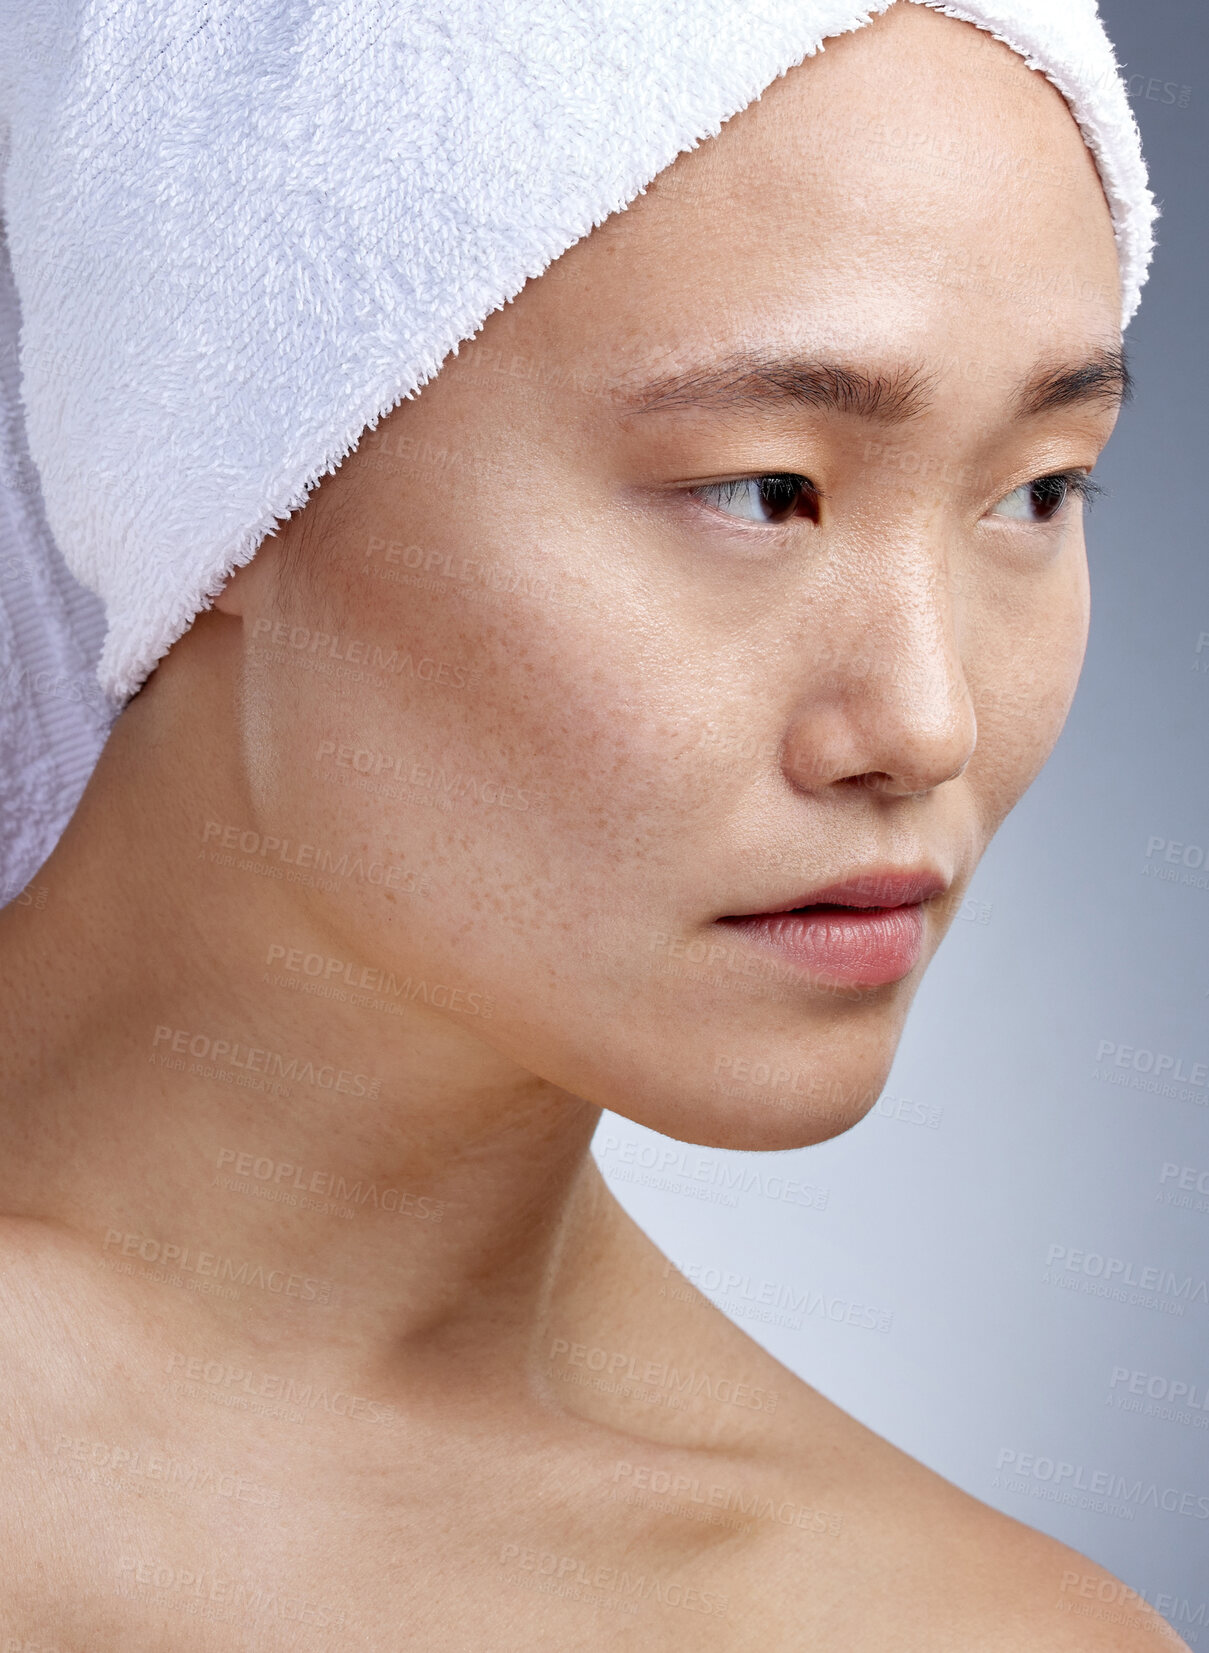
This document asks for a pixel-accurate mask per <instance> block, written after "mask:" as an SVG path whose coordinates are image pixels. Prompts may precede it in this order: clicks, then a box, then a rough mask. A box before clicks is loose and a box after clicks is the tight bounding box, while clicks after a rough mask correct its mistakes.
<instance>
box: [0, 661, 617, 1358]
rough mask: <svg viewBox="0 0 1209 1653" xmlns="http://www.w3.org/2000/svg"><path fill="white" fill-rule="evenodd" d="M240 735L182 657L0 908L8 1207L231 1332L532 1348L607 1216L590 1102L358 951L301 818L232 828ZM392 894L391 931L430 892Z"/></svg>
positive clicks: (477, 1021) (237, 805)
mask: <svg viewBox="0 0 1209 1653" xmlns="http://www.w3.org/2000/svg"><path fill="white" fill-rule="evenodd" d="M218 680H219V681H220V682H221V674H218ZM216 697H217V703H216ZM236 729H237V726H236V724H235V723H234V720H233V718H232V717H231V715H230V712H229V708H228V707H226V706H225V704H224V703H223V702H222V700H221V697H219V693H218V691H216V690H215V691H211V692H210V693H208V694H207V693H206V692H202V693H200V694H199V693H198V692H197V682H196V680H195V679H194V676H193V674H191V673H189V672H188V671H187V670H185V669H184V667H183V666H177V665H175V664H174V662H173V660H172V657H171V656H170V657H169V660H168V661H167V662H165V665H164V666H161V668H160V670H159V672H157V673H156V675H155V676H154V677H153V678H152V680H151V682H150V684H149V685H148V686H147V688H146V689H144V691H143V693H142V694H141V695H140V696H139V697H138V698H137V699H136V700H135V701H134V702H132V704H131V705H130V706H129V707H128V708H127V709H126V711H125V712H124V713H123V714H122V715H121V717H120V718H119V719H118V721H117V723H116V725H115V727H114V730H113V733H112V735H111V737H110V740H109V743H108V744H107V746H106V748H105V751H104V753H103V754H102V758H101V762H100V764H99V766H98V768H97V770H96V773H95V774H94V776H93V778H92V780H91V782H90V784H89V787H88V789H87V792H86V793H85V796H84V799H83V800H82V802H81V805H80V808H79V809H78V811H77V813H76V815H75V817H74V818H73V820H72V822H71V824H70V826H69V827H68V829H67V832H66V833H65V835H64V837H63V839H62V840H61V842H60V844H59V846H58V847H57V848H56V850H55V853H54V855H53V856H52V857H51V859H50V860H49V861H48V862H47V863H46V865H45V866H44V867H43V869H42V870H41V872H40V873H39V874H38V876H37V879H36V880H35V885H36V888H37V890H38V902H39V905H37V906H29V905H15V906H10V907H9V908H8V909H7V910H6V911H5V912H4V914H3V915H0V942H2V945H0V956H2V957H3V959H4V962H5V969H6V973H8V974H9V975H10V982H9V986H8V988H7V989H6V992H5V994H4V995H3V998H4V999H5V1002H6V1003H7V1005H8V1009H7V1011H6V1012H5V1015H6V1018H7V1019H8V1020H9V1022H10V1027H9V1030H8V1033H9V1036H8V1037H7V1038H5V1039H4V1040H3V1046H4V1048H6V1049H7V1050H9V1051H10V1052H11V1053H12V1054H11V1056H10V1057H8V1058H6V1067H7V1072H6V1073H5V1080H6V1091H7V1093H8V1095H9V1097H10V1099H11V1101H10V1107H9V1109H8V1110H7V1120H6V1123H5V1124H4V1126H3V1129H4V1130H5V1131H6V1133H7V1134H8V1135H9V1138H10V1140H9V1142H8V1144H7V1145H6V1146H7V1148H8V1152H9V1162H10V1164H11V1165H12V1167H13V1174H12V1177H11V1178H10V1179H9V1185H10V1189H11V1190H12V1197H13V1200H14V1204H13V1206H12V1209H13V1211H14V1214H16V1215H20V1216H25V1217H30V1218H35V1219H42V1220H43V1221H45V1222H48V1223H51V1224H55V1225H62V1226H63V1227H65V1228H68V1229H70V1230H71V1231H72V1234H73V1237H74V1239H75V1240H76V1241H77V1242H78V1243H79V1244H80V1245H82V1246H83V1247H85V1248H86V1249H88V1250H90V1251H91V1253H92V1254H94V1255H95V1257H96V1258H98V1259H100V1260H101V1261H102V1262H103V1264H104V1266H106V1267H107V1268H109V1269H111V1270H112V1271H114V1272H117V1273H120V1274H129V1273H133V1274H135V1275H142V1276H144V1278H145V1279H146V1282H147V1283H146V1286H145V1293H146V1295H147V1302H148V1307H149V1309H150V1310H151V1311H152V1312H154V1309H155V1304H156V1303H161V1302H162V1303H165V1304H166V1303H169V1302H170V1303H171V1304H172V1310H171V1312H173V1313H176V1312H178V1310H179V1308H180V1305H181V1303H183V1302H184V1301H186V1292H187V1293H188V1294H189V1301H190V1303H191V1305H196V1311H197V1313H198V1314H199V1315H205V1316H207V1317H218V1318H219V1319H221V1320H222V1321H224V1322H225V1323H226V1324H225V1327H224V1330H225V1332H226V1333H228V1334H230V1335H232V1336H246V1337H248V1338H251V1339H254V1340H255V1339H262V1338H263V1339H272V1340H273V1341H274V1342H275V1343H277V1344H280V1343H283V1342H285V1343H288V1342H290V1341H297V1343H298V1344H299V1345H303V1344H305V1345H308V1346H311V1347H313V1346H315V1345H316V1343H320V1342H325V1341H327V1340H330V1341H331V1342H332V1343H333V1344H339V1345H340V1346H341V1347H343V1348H348V1347H349V1346H350V1345H353V1344H357V1345H362V1346H370V1345H373V1344H375V1343H376V1344H379V1345H381V1346H382V1347H383V1348H385V1347H390V1348H392V1349H396V1350H397V1349H398V1348H399V1346H400V1345H401V1344H406V1343H407V1342H409V1341H410V1342H411V1343H412V1344H413V1346H415V1345H418V1343H419V1341H420V1340H423V1342H424V1346H425V1348H426V1349H428V1350H431V1349H433V1348H435V1347H439V1346H442V1345H444V1344H446V1343H451V1344H457V1345H459V1346H460V1347H461V1348H463V1349H464V1348H465V1345H466V1342H467V1340H470V1341H471V1342H473V1340H474V1339H475V1338H476V1337H479V1338H482V1339H488V1338H489V1339H490V1340H491V1342H492V1344H493V1346H494V1347H495V1348H496V1349H497V1351H498V1349H499V1347H500V1345H501V1343H502V1342H504V1343H506V1342H509V1341H511V1342H512V1343H513V1344H514V1346H515V1348H516V1350H517V1352H518V1358H519V1357H520V1356H521V1354H522V1351H523V1349H524V1348H525V1347H527V1346H529V1345H531V1344H532V1343H533V1340H534V1337H535V1335H536V1334H538V1333H540V1332H541V1331H543V1330H544V1325H545V1319H546V1317H547V1316H548V1313H549V1309H550V1300H551V1293H552V1291H553V1288H554V1283H555V1281H556V1280H557V1279H558V1277H559V1275H560V1271H563V1270H565V1269H566V1267H567V1266H568V1258H569V1257H571V1256H572V1255H579V1254H580V1253H581V1251H582V1249H583V1247H584V1246H585V1244H586V1245H588V1246H589V1249H590V1246H591V1242H590V1240H589V1236H590V1235H591V1233H592V1232H593V1229H594V1226H595V1225H597V1224H598V1223H599V1221H600V1220H601V1219H602V1216H603V1214H604V1213H605V1212H606V1210H608V1209H610V1208H611V1209H612V1210H613V1211H616V1207H615V1206H614V1205H613V1202H612V1201H611V1199H610V1197H609V1196H608V1195H607V1193H606V1192H605V1190H604V1186H603V1183H602V1182H601V1179H600V1178H599V1176H598V1174H597V1173H596V1171H595V1167H594V1164H593V1162H592V1160H591V1157H590V1155H589V1153H588V1146H589V1143H590V1140H591V1136H592V1132H593V1130H594V1128H595V1125H596V1122H597V1119H598V1117H599V1110H598V1109H596V1108H595V1107H593V1106H591V1105H590V1104H589V1103H587V1102H585V1101H584V1100H582V1099H581V1098H579V1097H576V1096H573V1095H571V1094H569V1093H568V1092H566V1091H564V1090H561V1089H559V1088H558V1087H556V1086H554V1085H551V1084H548V1083H547V1082H545V1081H543V1080H542V1079H540V1078H537V1077H535V1076H534V1074H533V1073H531V1072H528V1071H526V1070H525V1069H523V1068H522V1067H520V1066H519V1065H518V1064H517V1063H516V1062H515V1061H513V1060H511V1059H510V1058H509V1057H508V1056H507V1055H506V1054H501V1052H500V1050H499V1049H498V1048H497V1046H496V1045H493V1044H492V1043H491V1042H490V1041H489V1038H488V1037H485V1034H489V1033H490V1031H491V1028H490V1023H489V1021H488V1019H487V1017H486V1016H485V1015H484V1011H485V1010H489V1005H488V1004H487V1003H486V1001H485V1000H484V999H482V998H481V997H480V998H479V999H478V1000H477V1002H476V1003H472V1002H471V1000H470V998H468V997H467V996H465V995H463V996H462V999H461V1000H460V1001H457V1000H455V999H454V998H453V995H452V990H451V989H449V988H446V987H445V986H444V984H441V983H439V982H423V981H421V980H420V978H419V977H418V976H416V975H415V974H414V973H413V974H412V975H411V976H410V977H409V976H407V974H406V973H405V972H402V971H396V972H394V973H393V974H392V972H391V970H390V969H389V965H387V966H386V968H378V966H377V964H374V965H372V966H371V965H370V964H369V963H367V962H363V961H361V960H359V959H356V958H355V956H354V955H353V954H352V953H350V951H349V949H348V944H347V942H345V941H342V938H341V936H340V935H339V934H336V933H332V931H331V929H330V927H325V926H324V924H323V922H322V920H321V918H320V917H317V916H316V915H317V914H320V913H321V912H322V909H320V908H318V907H315V908H312V907H309V906H308V903H307V900H306V886H305V884H304V883H301V882H298V881H287V879H286V877H285V876H284V874H285V871H286V869H287V868H290V867H291V866H293V865H296V864H297V862H298V860H299V850H298V848H297V847H296V846H295V845H291V844H290V841H289V839H288V836H287V835H286V834H285V833H284V832H283V833H282V834H281V841H282V842H283V843H284V844H285V845H286V849H285V852H284V854H282V853H279V851H278V850H276V849H271V850H270V851H269V852H268V853H267V854H266V853H265V852H264V850H263V836H261V838H260V839H259V840H258V842H257V843H256V844H255V845H253V843H252V837H251V836H249V837H247V838H243V839H242V841H241V833H243V832H245V831H246V832H249V833H253V834H254V833H255V832H256V831H257V829H256V824H255V818H254V813H253V811H252V809H251V807H250V804H249V795H248V789H247V787H246V785H245V784H244V782H243V779H242V777H241V775H240V774H239V772H238V770H237V768H236V767H235V766H234V765H233V763H232V761H231V754H232V753H237V752H238V748H239V742H238V738H237V733H236ZM199 775H200V776H204V777H205V781H204V786H199V784H198V779H197V777H198V776H199ZM241 842H242V847H241ZM232 846H233V847H232ZM249 846H251V849H250V852H249ZM291 856H293V858H294V859H293V861H291ZM301 860H302V862H303V863H304V864H305V862H306V860H307V856H306V854H305V853H303V854H302V856H301ZM312 865H313V862H312ZM328 867H329V871H330V870H331V863H330V862H329V863H328ZM368 868H369V864H368V863H365V864H363V865H362V866H361V867H360V868H358V867H357V866H356V865H354V864H352V862H350V864H348V865H346V866H345V867H343V868H337V870H336V871H335V873H334V876H336V877H340V878H346V879H349V880H352V881H355V880H356V879H357V878H359V877H364V876H365V875H366V873H367V871H368ZM299 870H301V869H299ZM277 871H280V872H281V873H282V876H281V877H277V876H274V875H273V874H274V873H275V872H277ZM371 876H373V877H375V879H376V878H378V877H383V878H385V875H384V874H383V873H382V871H381V869H376V870H375V871H374V872H373V873H372V874H371ZM376 893H377V894H379V895H380V896H381V897H382V899H384V900H391V901H397V904H398V909H399V922H400V924H402V923H404V922H405V906H406V903H407V901H409V900H422V899H423V895H422V894H420V893H415V892H412V893H410V894H408V893H405V892H404V891H403V890H402V889H399V890H398V891H397V893H396V891H394V890H391V889H390V888H389V887H387V884H386V883H385V882H384V883H383V886H382V888H381V889H380V890H379V891H378V892H376ZM43 896H44V899H43ZM476 1012H477V1013H476ZM203 1280H204V1281H205V1282H206V1284H204V1285H203V1284H202V1283H201V1282H202V1281H203ZM174 1284H175V1285H176V1286H177V1287H178V1288H181V1287H183V1288H184V1290H181V1289H178V1290H177V1291H176V1292H171V1287H172V1285H174ZM169 1294H170V1295H169Z"/></svg>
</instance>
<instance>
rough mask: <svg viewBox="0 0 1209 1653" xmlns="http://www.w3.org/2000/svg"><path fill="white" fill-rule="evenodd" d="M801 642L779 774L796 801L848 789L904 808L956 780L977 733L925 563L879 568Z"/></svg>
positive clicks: (898, 561) (935, 576) (943, 610)
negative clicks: (901, 802) (899, 800)
mask: <svg viewBox="0 0 1209 1653" xmlns="http://www.w3.org/2000/svg"><path fill="white" fill-rule="evenodd" d="M880 574H881V577H880V578H879V579H877V580H876V582H873V581H866V582H865V588H864V589H863V590H861V589H859V588H857V587H855V585H853V586H850V587H849V590H848V595H847V597H846V599H845V601H844V603H843V605H842V607H841V608H837V609H836V610H834V611H833V612H832V614H831V615H830V616H829V617H828V619H827V620H826V621H825V622H824V623H823V624H822V625H820V626H818V627H814V628H812V631H811V634H810V635H809V637H808V638H806V639H805V640H804V642H803V648H802V654H801V659H802V676H801V690H800V692H799V695H798V698H797V700H796V702H795V705H794V708H793V713H792V715H791V718H790V720H789V726H788V728H787V729H786V734H785V740H784V744H783V754H782V767H783V770H784V773H785V775H786V777H787V778H788V779H789V780H790V782H791V783H792V784H793V785H794V786H795V787H797V788H798V790H800V791H803V792H812V791H817V790H818V789H820V788H823V787H828V786H836V785H849V786H852V785H860V786H864V787H867V788H869V789H871V790H873V791H875V792H877V793H879V794H881V795H883V796H886V797H915V796H920V795H922V794H924V793H927V792H931V791H933V790H934V789H935V788H936V787H938V786H943V785H944V784H945V782H946V781H951V780H956V779H957V777H958V776H959V775H961V774H962V773H963V771H964V770H965V768H966V766H967V765H968V763H969V761H970V759H971V757H972V756H973V753H974V747H975V744H976V742H977V738H978V723H977V719H976V717H975V714H974V703H973V700H972V698H971V695H970V689H969V684H968V683H967V680H966V674H965V667H964V665H963V661H962V658H961V652H960V646H959V637H958V629H957V623H956V615H955V609H954V596H953V593H952V591H951V589H950V587H949V584H948V581H947V579H946V578H945V577H944V576H943V575H942V574H941V573H940V572H938V569H937V565H936V560H935V557H934V556H931V555H928V554H927V553H926V552H923V551H922V548H921V550H920V551H919V552H917V553H914V554H912V553H910V552H905V553H904V554H903V555H902V556H898V555H896V556H894V557H893V558H886V559H884V560H881V562H880Z"/></svg>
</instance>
